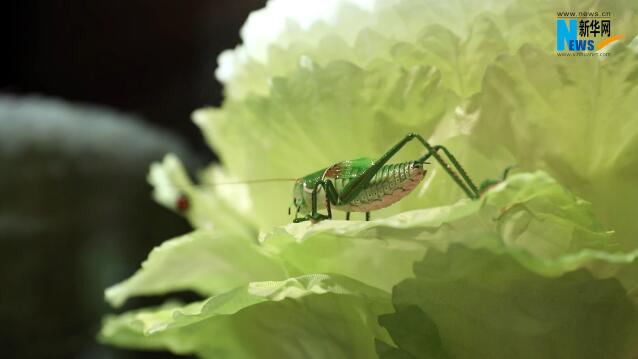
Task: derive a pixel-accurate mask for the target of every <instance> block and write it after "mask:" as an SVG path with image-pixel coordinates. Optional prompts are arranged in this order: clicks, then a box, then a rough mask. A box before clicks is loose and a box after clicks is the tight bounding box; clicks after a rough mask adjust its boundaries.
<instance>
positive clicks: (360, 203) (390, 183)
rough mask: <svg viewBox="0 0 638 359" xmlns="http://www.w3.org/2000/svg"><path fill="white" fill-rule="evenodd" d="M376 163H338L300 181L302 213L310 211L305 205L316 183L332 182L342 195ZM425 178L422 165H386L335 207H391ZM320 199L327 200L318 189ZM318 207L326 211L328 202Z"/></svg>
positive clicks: (350, 209) (362, 160) (361, 160)
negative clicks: (352, 194) (362, 186)
mask: <svg viewBox="0 0 638 359" xmlns="http://www.w3.org/2000/svg"><path fill="white" fill-rule="evenodd" d="M373 164H374V161H373V160H371V159H369V158H358V159H356V160H351V161H343V162H339V163H336V164H334V165H332V166H330V167H328V168H326V169H323V170H321V171H317V172H314V173H312V174H310V175H308V176H306V177H303V178H300V179H299V180H298V184H299V186H300V187H302V188H303V191H296V197H297V198H299V197H302V198H299V199H301V201H298V203H299V204H301V206H299V207H301V208H300V209H301V210H302V212H307V210H306V211H304V209H308V210H309V208H308V206H307V205H306V204H309V203H311V201H312V198H311V196H312V191H313V187H314V184H315V183H316V182H317V181H319V180H322V181H330V182H331V183H332V185H333V186H334V188H335V190H336V192H337V194H339V195H341V194H343V191H344V189H345V188H347V187H348V185H349V184H351V182H352V181H354V180H355V179H356V178H358V177H359V176H361V174H362V173H363V172H364V171H365V170H366V169H368V168H369V167H370V166H372V165H373ZM424 175H425V170H424V169H423V164H421V163H419V162H416V161H409V162H402V163H396V164H389V165H384V166H382V167H381V168H380V169H379V171H378V172H377V173H376V174H375V175H374V176H373V177H372V179H371V180H370V182H369V183H368V184H367V185H366V186H365V187H364V188H363V189H362V190H361V191H360V192H359V193H358V194H357V195H356V196H355V197H354V198H353V199H352V200H350V201H349V202H346V203H339V204H335V205H333V206H332V208H334V209H338V210H341V211H345V212H370V211H375V210H378V209H381V208H385V207H388V206H390V205H392V204H393V203H396V202H398V201H399V200H400V199H402V198H403V197H405V196H407V195H408V194H409V193H410V192H411V191H412V190H414V188H416V187H417V186H418V184H419V183H420V182H421V180H423V176H424ZM299 195H302V196H299ZM317 196H318V197H319V198H321V199H324V198H325V193H324V190H323V187H320V188H319V189H318V192H317ZM317 206H318V208H320V209H323V208H325V207H326V201H325V200H319V201H317Z"/></svg>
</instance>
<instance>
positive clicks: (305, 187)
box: [292, 168, 326, 214]
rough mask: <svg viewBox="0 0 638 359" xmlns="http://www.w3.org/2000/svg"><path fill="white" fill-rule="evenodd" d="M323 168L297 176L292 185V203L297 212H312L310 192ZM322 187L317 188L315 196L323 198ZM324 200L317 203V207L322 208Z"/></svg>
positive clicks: (319, 178) (318, 179)
mask: <svg viewBox="0 0 638 359" xmlns="http://www.w3.org/2000/svg"><path fill="white" fill-rule="evenodd" d="M325 170H326V169H325V168H324V169H321V170H319V171H316V172H313V173H311V174H309V175H307V176H304V177H301V178H298V179H297V180H296V181H295V184H294V186H293V187H292V198H293V199H292V205H293V206H294V207H295V208H296V209H297V213H299V214H309V213H311V212H312V192H313V190H314V188H315V185H316V184H317V182H318V181H320V180H321V177H322V176H323V173H324V172H325ZM322 196H324V195H323V187H319V188H318V189H317V197H318V198H323V197H322ZM324 205H325V202H324V201H319V202H318V203H317V208H323V206H324Z"/></svg>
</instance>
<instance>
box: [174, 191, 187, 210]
mask: <svg viewBox="0 0 638 359" xmlns="http://www.w3.org/2000/svg"><path fill="white" fill-rule="evenodd" d="M175 207H176V208H177V210H179V211H180V212H182V213H184V212H186V211H188V209H189V208H190V201H189V200H188V197H186V196H185V195H180V196H179V197H177V200H176V201H175Z"/></svg>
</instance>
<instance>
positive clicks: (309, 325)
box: [100, 274, 392, 359]
mask: <svg viewBox="0 0 638 359" xmlns="http://www.w3.org/2000/svg"><path fill="white" fill-rule="evenodd" d="M390 311H391V305H390V298H389V295H388V294H387V293H384V292H382V291H379V290H377V289H374V288H371V287H369V286H366V285H364V284H362V283H359V282H357V281H354V280H351V279H348V278H346V277H343V276H337V275H323V274H316V275H308V276H303V277H298V278H290V279H287V280H285V281H280V282H254V283H250V284H249V285H247V286H243V287H240V288H237V289H235V290H233V291H230V292H227V293H225V294H221V295H218V296H214V297H211V298H209V299H207V300H205V301H202V302H196V303H191V304H189V305H186V306H179V305H175V304H169V305H167V306H165V307H162V308H158V309H155V310H153V309H146V310H141V311H137V312H131V313H127V314H123V315H120V316H111V317H109V318H107V319H106V321H105V323H104V326H103V328H102V331H101V334H100V338H101V340H102V341H103V342H106V343H110V344H114V345H119V346H123V347H128V348H140V349H168V350H170V351H172V352H174V353H178V354H197V355H198V356H200V357H202V358H317V359H323V358H344V359H346V358H348V359H350V358H362V359H368V358H373V357H374V356H375V354H374V350H375V349H374V340H375V339H378V340H381V341H384V342H388V343H392V341H391V340H390V339H389V337H388V335H387V333H386V332H385V330H384V329H382V328H381V327H380V326H379V325H378V323H377V320H376V318H377V316H378V315H381V314H385V313H388V312H390Z"/></svg>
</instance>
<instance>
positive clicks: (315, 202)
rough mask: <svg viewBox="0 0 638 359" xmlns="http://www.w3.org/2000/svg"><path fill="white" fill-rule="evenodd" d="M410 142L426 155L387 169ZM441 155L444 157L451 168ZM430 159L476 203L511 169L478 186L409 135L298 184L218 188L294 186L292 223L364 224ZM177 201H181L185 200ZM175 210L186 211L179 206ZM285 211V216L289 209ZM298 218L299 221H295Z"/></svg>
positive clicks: (439, 149)
mask: <svg viewBox="0 0 638 359" xmlns="http://www.w3.org/2000/svg"><path fill="white" fill-rule="evenodd" d="M414 139H417V140H418V141H419V142H420V143H421V144H422V145H423V146H424V147H425V149H426V150H427V152H426V153H425V154H424V155H423V156H421V158H419V159H417V160H416V161H408V162H402V163H396V164H387V162H388V161H389V160H390V159H391V158H392V157H393V156H394V155H395V154H396V153H397V152H399V151H400V150H401V148H403V146H405V145H406V144H407V143H409V142H410V141H412V140H414ZM440 153H443V154H444V155H445V157H446V158H447V160H448V161H449V162H450V163H451V165H450V164H448V162H447V161H446V160H445V159H444V158H443V157H442V156H441V154H440ZM430 157H433V158H434V159H435V160H436V161H437V162H438V163H439V164H440V165H441V166H442V167H443V169H444V170H445V172H447V173H448V174H449V175H450V177H451V178H452V179H453V180H454V182H455V183H456V184H457V185H458V186H459V187H460V188H461V189H462V190H463V192H465V194H466V195H467V196H468V197H469V198H470V199H472V200H475V199H478V198H479V197H480V196H481V193H483V192H484V190H485V189H487V188H488V187H490V186H492V185H494V184H497V183H499V182H500V181H502V180H504V179H505V178H506V177H507V174H508V172H509V170H510V169H511V168H512V166H510V167H508V168H507V169H506V170H505V172H504V173H503V176H502V179H501V180H492V179H488V180H486V181H484V182H483V183H481V185H480V186H479V187H477V186H476V185H475V184H474V182H472V180H471V179H470V177H469V176H468V175H467V173H466V172H465V170H464V169H463V167H462V166H461V165H460V164H459V162H458V161H457V159H456V158H455V157H454V156H453V155H452V153H450V151H449V150H448V149H447V148H445V147H443V146H441V145H436V146H432V145H430V144H429V143H428V142H427V141H426V140H425V139H424V138H423V137H422V136H421V135H419V134H416V133H408V134H407V135H406V136H405V137H404V138H403V139H402V140H401V141H399V142H398V143H397V144H396V145H394V146H392V147H391V148H390V149H389V150H388V151H387V152H386V153H384V154H383V155H382V156H381V157H379V159H377V160H372V159H370V158H365V157H362V158H357V159H355V160H349V161H342V162H338V163H335V164H333V165H332V166H329V167H326V168H323V169H321V170H318V171H315V172H313V173H311V174H308V175H306V176H304V177H301V178H298V179H263V180H252V181H240V182H230V183H218V185H220V184H244V183H259V182H271V181H295V184H294V187H293V201H292V206H293V207H294V208H295V209H296V213H295V218H294V220H293V222H295V223H298V222H303V221H308V220H309V221H312V222H318V221H322V220H325V219H332V209H333V208H334V209H338V210H341V211H345V212H346V219H347V220H349V219H350V212H365V214H366V220H370V212H371V211H374V210H378V209H381V208H385V207H388V206H390V205H392V204H394V203H396V202H397V201H399V200H400V199H401V198H403V197H405V196H407V195H408V194H409V193H410V192H411V191H412V190H414V189H415V188H416V187H417V186H418V185H419V183H420V182H421V181H422V180H423V178H424V177H425V173H426V170H425V169H424V167H423V165H424V164H426V163H428V162H426V161H427V160H428V159H429V158H430ZM180 200H181V201H183V200H184V198H183V197H182V198H180ZM180 203H181V202H180ZM178 207H182V208H186V209H187V208H188V206H183V205H182V206H179V205H178ZM324 208H325V209H326V211H327V214H322V213H319V210H322V209H324ZM288 212H289V213H290V208H289V209H288ZM299 214H302V215H304V216H303V217H299Z"/></svg>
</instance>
